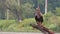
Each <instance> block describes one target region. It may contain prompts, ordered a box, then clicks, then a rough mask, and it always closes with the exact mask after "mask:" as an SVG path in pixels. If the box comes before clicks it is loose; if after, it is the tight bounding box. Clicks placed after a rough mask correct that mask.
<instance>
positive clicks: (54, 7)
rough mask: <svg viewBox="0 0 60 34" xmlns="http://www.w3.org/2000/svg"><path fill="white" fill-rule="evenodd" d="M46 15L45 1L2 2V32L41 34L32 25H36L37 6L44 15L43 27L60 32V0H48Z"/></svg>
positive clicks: (0, 16) (20, 0)
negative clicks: (33, 33)
mask: <svg viewBox="0 0 60 34" xmlns="http://www.w3.org/2000/svg"><path fill="white" fill-rule="evenodd" d="M47 2H48V5H47V6H48V7H47V14H46V15H45V0H0V31H1V32H40V31H39V30H37V29H33V28H32V27H31V26H30V24H36V21H35V19H34V13H35V9H36V7H37V5H38V4H39V7H40V9H41V12H42V13H43V17H44V22H43V25H44V26H45V27H47V28H49V29H51V30H53V31H54V32H60V0H48V1H47Z"/></svg>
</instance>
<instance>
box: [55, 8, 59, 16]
mask: <svg viewBox="0 0 60 34" xmlns="http://www.w3.org/2000/svg"><path fill="white" fill-rule="evenodd" d="M54 14H55V15H57V16H60V8H58V7H56V10H54Z"/></svg>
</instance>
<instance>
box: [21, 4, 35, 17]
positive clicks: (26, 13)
mask: <svg viewBox="0 0 60 34" xmlns="http://www.w3.org/2000/svg"><path fill="white" fill-rule="evenodd" d="M21 11H22V17H23V18H31V17H33V16H34V12H35V10H34V9H33V5H32V4H30V3H24V5H22V6H21Z"/></svg>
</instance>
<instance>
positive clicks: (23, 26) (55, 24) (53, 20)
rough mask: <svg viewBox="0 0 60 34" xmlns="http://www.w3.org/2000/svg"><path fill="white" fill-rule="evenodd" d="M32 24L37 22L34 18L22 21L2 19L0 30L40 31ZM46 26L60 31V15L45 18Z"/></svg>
mask: <svg viewBox="0 0 60 34" xmlns="http://www.w3.org/2000/svg"><path fill="white" fill-rule="evenodd" d="M30 24H36V22H35V19H34V18H29V19H24V20H23V21H22V22H21V23H17V22H16V21H15V20H0V30H1V31H3V32H40V31H39V30H37V29H33V28H32V27H31V26H30ZM43 24H44V26H45V27H47V28H49V29H51V30H53V31H55V32H60V17H59V16H57V17H55V16H52V17H48V20H47V19H44V23H43Z"/></svg>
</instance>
